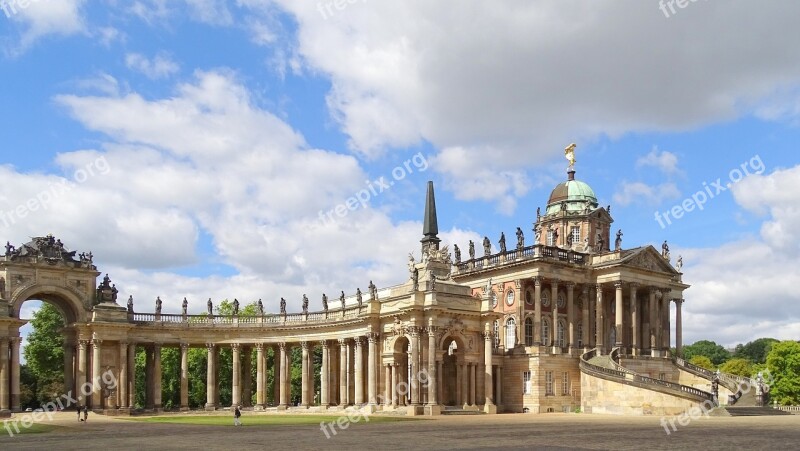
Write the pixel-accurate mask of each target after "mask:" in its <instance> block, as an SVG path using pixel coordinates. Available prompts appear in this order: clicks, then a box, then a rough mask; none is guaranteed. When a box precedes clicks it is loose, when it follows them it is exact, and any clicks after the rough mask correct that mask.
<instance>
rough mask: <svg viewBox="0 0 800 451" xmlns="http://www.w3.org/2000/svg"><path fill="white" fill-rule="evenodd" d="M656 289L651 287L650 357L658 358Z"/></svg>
mask: <svg viewBox="0 0 800 451" xmlns="http://www.w3.org/2000/svg"><path fill="white" fill-rule="evenodd" d="M657 292H658V289H657V288H656V287H650V309H649V310H650V331H649V332H650V356H651V357H656V356H658V307H657V300H656V293H657Z"/></svg>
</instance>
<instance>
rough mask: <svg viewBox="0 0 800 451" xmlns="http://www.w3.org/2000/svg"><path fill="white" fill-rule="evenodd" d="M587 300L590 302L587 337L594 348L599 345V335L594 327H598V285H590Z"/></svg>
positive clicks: (591, 347) (590, 347)
mask: <svg viewBox="0 0 800 451" xmlns="http://www.w3.org/2000/svg"><path fill="white" fill-rule="evenodd" d="M586 302H587V303H588V304H589V317H588V318H587V320H588V324H587V329H586V339H587V340H589V349H594V348H595V346H597V335H596V334H595V333H594V332H593V327H592V325H594V327H597V322H596V321H595V318H596V317H597V286H596V285H590V286H589V295H588V296H587V297H586Z"/></svg>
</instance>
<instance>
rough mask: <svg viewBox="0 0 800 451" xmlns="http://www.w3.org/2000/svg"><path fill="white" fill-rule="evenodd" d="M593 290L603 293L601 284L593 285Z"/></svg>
mask: <svg viewBox="0 0 800 451" xmlns="http://www.w3.org/2000/svg"><path fill="white" fill-rule="evenodd" d="M594 289H595V290H596V291H597V292H598V293H602V292H603V284H602V283H596V284H594Z"/></svg>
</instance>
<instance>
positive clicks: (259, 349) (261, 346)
mask: <svg viewBox="0 0 800 451" xmlns="http://www.w3.org/2000/svg"><path fill="white" fill-rule="evenodd" d="M255 347H256V352H264V343H256V344H255Z"/></svg>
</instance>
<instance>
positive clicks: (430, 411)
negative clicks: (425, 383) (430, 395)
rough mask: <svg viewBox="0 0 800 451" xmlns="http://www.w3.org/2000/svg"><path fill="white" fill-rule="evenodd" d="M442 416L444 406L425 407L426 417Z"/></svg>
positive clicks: (432, 405)
mask: <svg viewBox="0 0 800 451" xmlns="http://www.w3.org/2000/svg"><path fill="white" fill-rule="evenodd" d="M441 414H442V406H440V405H438V404H429V405H427V406H425V415H428V416H435V415H441Z"/></svg>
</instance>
